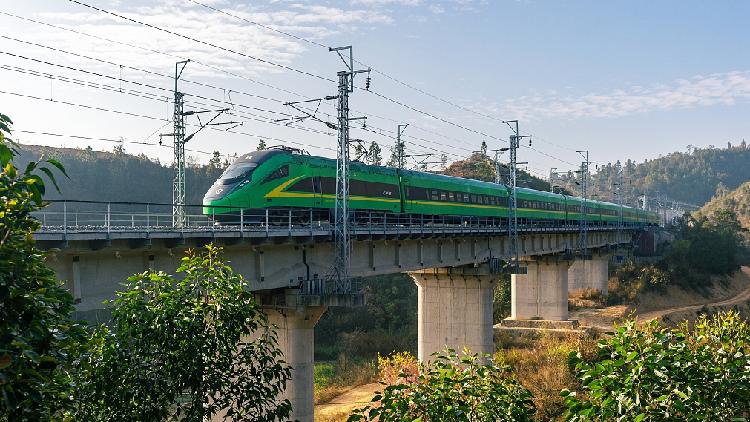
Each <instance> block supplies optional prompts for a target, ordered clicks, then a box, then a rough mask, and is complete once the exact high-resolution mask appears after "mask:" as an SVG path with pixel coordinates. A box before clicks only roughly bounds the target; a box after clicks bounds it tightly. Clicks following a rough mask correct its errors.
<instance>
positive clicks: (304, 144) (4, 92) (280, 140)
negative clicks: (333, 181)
mask: <svg viewBox="0 0 750 422" xmlns="http://www.w3.org/2000/svg"><path fill="white" fill-rule="evenodd" d="M0 94H6V95H13V96H17V97H21V98H27V99H32V100H37V101H48V102H52V103H56V104H62V105H66V106H71V107H81V108H85V109H89V110H95V111H103V112H108V113H115V114H121V115H128V116H131V117H138V118H143V119H149V120H154V121H162V122H169V121H170V120H169V119H165V118H162V117H155V116H150V115H146V114H139V113H132V112H128V111H123V110H114V109H109V108H105V107H99V106H93V105H90V104H81V103H74V102H70V101H64V100H55V99H51V98H42V97H38V96H35V95H29V94H22V93H18V92H11V91H3V90H0ZM187 126H192V127H198V126H199V125H196V124H189V125H187ZM208 129H209V130H213V131H217V132H227V133H232V134H237V135H243V136H249V137H253V138H257V139H263V140H272V141H278V142H282V143H290V144H294V145H299V146H303V147H308V148H315V149H321V150H327V151H333V149H332V148H330V147H324V146H320V145H313V144H306V143H303V142H298V141H292V140H289V139H281V138H277V137H273V136H266V135H259V134H255V133H249V132H245V131H239V130H224V129H220V128H215V127H210V128H208Z"/></svg>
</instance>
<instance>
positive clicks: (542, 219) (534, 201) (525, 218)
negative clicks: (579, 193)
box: [516, 188, 565, 226]
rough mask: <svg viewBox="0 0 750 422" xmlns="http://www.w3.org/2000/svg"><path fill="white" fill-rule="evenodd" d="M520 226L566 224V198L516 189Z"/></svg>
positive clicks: (548, 193)
mask: <svg viewBox="0 0 750 422" xmlns="http://www.w3.org/2000/svg"><path fill="white" fill-rule="evenodd" d="M516 201H517V205H516V206H517V216H518V219H519V224H527V225H533V226H552V225H556V224H564V223H565V196H564V195H561V194H556V193H550V192H543V191H538V190H534V189H527V188H518V189H516Z"/></svg>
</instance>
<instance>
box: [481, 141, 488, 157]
mask: <svg viewBox="0 0 750 422" xmlns="http://www.w3.org/2000/svg"><path fill="white" fill-rule="evenodd" d="M479 151H480V152H481V154H482V155H487V141H482V145H480V146H479Z"/></svg>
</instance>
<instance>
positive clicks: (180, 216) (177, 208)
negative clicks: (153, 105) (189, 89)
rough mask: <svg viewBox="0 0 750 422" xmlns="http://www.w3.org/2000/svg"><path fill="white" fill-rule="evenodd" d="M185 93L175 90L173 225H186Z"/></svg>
mask: <svg viewBox="0 0 750 422" xmlns="http://www.w3.org/2000/svg"><path fill="white" fill-rule="evenodd" d="M182 108H183V94H182V93H181V92H177V80H175V92H174V117H173V120H174V167H175V170H174V171H175V173H174V180H173V183H172V225H173V226H174V227H183V226H184V225H185V120H184V119H185V117H184V115H183V112H182Z"/></svg>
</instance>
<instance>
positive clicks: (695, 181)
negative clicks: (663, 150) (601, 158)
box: [568, 144, 750, 205]
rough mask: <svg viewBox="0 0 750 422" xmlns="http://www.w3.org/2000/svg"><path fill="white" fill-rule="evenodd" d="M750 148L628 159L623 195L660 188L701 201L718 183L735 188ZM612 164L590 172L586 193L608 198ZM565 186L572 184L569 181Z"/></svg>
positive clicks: (697, 150) (744, 171) (679, 197)
mask: <svg viewBox="0 0 750 422" xmlns="http://www.w3.org/2000/svg"><path fill="white" fill-rule="evenodd" d="M748 163H750V148H748V147H747V144H740V145H736V146H727V148H714V147H708V148H692V147H691V148H689V149H688V151H687V152H673V153H671V154H668V155H666V156H664V157H659V158H656V159H653V160H646V161H644V162H643V163H637V164H636V163H635V162H633V161H631V160H627V161H626V162H625V163H624V164H623V166H622V168H623V181H624V183H623V191H622V192H623V194H624V198H627V199H628V200H629V201H633V200H634V199H635V197H636V196H638V195H639V194H642V193H644V192H660V193H661V194H664V195H667V196H668V197H669V198H671V199H675V200H678V201H683V202H687V203H691V204H696V205H701V204H704V203H706V202H707V201H709V200H710V199H711V197H713V196H714V194H715V193H716V191H717V188H718V187H719V186H722V185H723V186H725V187H727V188H729V189H736V188H737V187H738V186H739V185H740V184H742V183H744V182H746V181H747V179H748V177H747V167H748ZM614 167H615V164H606V165H603V166H600V167H599V171H598V172H597V173H596V174H594V175H592V178H591V183H590V184H589V189H590V191H589V194H599V197H600V198H610V197H611V194H612V186H613V183H615V182H617V177H616V174H615V171H614ZM568 187H571V186H570V185H569V186H568Z"/></svg>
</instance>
